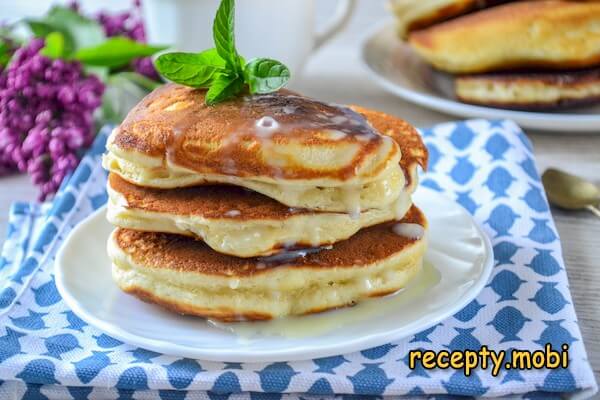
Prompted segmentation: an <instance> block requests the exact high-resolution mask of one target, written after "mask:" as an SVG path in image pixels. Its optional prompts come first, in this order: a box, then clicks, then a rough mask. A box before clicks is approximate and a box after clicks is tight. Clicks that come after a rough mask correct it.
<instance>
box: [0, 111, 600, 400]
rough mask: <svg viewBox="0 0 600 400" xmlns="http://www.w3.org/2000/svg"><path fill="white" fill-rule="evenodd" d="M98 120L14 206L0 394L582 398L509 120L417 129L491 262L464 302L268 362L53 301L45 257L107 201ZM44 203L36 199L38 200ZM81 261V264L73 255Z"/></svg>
mask: <svg viewBox="0 0 600 400" xmlns="http://www.w3.org/2000/svg"><path fill="white" fill-rule="evenodd" d="M107 133H108V128H107V129H104V130H103V131H102V132H101V134H100V136H99V137H98V139H97V140H96V142H95V144H94V146H93V148H92V149H91V150H90V151H89V153H88V155H87V156H86V157H85V158H84V160H83V161H82V163H81V165H80V166H79V168H78V169H77V171H76V172H75V173H74V174H73V176H72V177H71V178H70V180H69V181H68V182H66V183H65V184H64V185H63V188H62V189H61V191H60V193H59V195H58V196H57V198H56V200H55V201H54V203H53V205H52V206H51V208H49V209H45V207H44V206H41V207H40V206H36V205H33V204H28V203H18V204H15V205H14V206H13V207H12V210H11V214H10V226H9V230H8V239H7V241H6V242H5V244H4V250H3V252H2V256H1V257H0V398H1V399H5V398H10V399H13V398H25V399H71V398H72V399H88V398H89V399H116V398H119V399H133V398H135V399H227V398H230V399H247V398H250V399H282V398H284V399H297V398H314V397H316V398H322V397H329V396H331V395H334V394H337V395H340V396H341V397H343V398H369V397H371V396H373V397H381V396H386V397H387V396H389V397H396V396H403V395H409V396H416V397H418V396H424V397H430V396H434V397H440V398H453V397H459V396H470V397H477V396H490V397H492V396H494V397H495V396H509V395H516V397H523V398H527V399H538V398H544V399H549V398H557V399H558V398H561V396H563V395H566V396H567V397H579V398H582V397H587V396H588V395H591V394H593V393H594V392H595V391H596V382H595V380H594V376H593V373H592V370H591V368H590V366H589V363H588V361H587V358H586V353H585V349H584V345H583V341H582V339H581V333H580V331H579V327H578V325H577V319H576V316H575V312H574V309H573V305H572V301H571V295H570V293H569V288H568V282H567V276H566V273H565V267H564V263H563V260H562V255H561V248H560V242H559V239H558V235H557V233H556V229H555V227H554V223H553V221H552V217H551V214H550V211H549V209H548V203H547V201H546V198H545V196H544V192H543V189H542V185H541V183H540V179H539V176H538V173H537V171H536V169H535V165H534V160H533V156H532V149H531V145H530V142H529V140H528V139H527V138H526V137H525V135H524V134H523V132H522V131H521V130H520V129H519V128H518V127H517V126H516V125H515V124H514V123H512V122H509V121H496V122H490V121H485V120H473V121H466V122H458V123H446V124H441V125H437V126H435V127H433V128H431V129H427V130H424V131H423V135H424V137H425V140H426V142H427V145H428V147H429V152H430V159H431V161H430V169H429V172H427V173H426V174H425V175H424V176H423V178H422V184H423V185H425V186H428V187H430V188H433V189H435V190H438V191H440V192H444V193H445V194H446V195H447V196H448V197H450V198H452V199H455V200H456V201H457V202H458V203H460V204H462V205H463V206H464V207H465V208H466V209H467V210H469V212H471V213H472V214H473V215H474V217H475V219H476V220H477V221H478V222H479V224H480V225H481V226H482V227H483V229H484V230H485V232H486V233H487V234H488V235H489V236H490V238H491V239H492V242H493V245H494V253H495V259H496V266H495V268H494V271H493V274H492V278H491V280H490V282H489V284H488V285H487V286H486V288H485V289H484V290H483V291H482V292H481V294H480V295H479V296H478V297H477V299H476V300H474V301H473V302H471V303H470V304H469V305H468V306H467V307H465V308H464V309H463V310H462V311H460V312H459V313H457V314H456V315H454V316H453V317H451V318H449V319H447V320H445V321H443V322H442V323H440V324H437V325H435V326H433V327H431V328H430V329H427V330H425V331H423V332H421V333H419V334H417V335H414V336H412V337H409V338H407V339H405V340H402V341H399V342H396V343H390V344H386V345H383V346H380V347H377V348H373V349H368V350H364V351H361V352H358V353H354V354H345V355H339V356H335V357H327V358H323V359H317V360H308V361H302V362H278V363H254V364H239V363H218V362H206V361H202V360H191V359H182V358H177V357H171V356H167V355H162V354H159V353H155V352H152V351H148V350H145V349H141V348H137V347H132V346H130V345H127V344H125V343H122V342H120V341H118V340H116V339H113V338H111V337H109V336H107V335H106V334H104V333H102V332H100V331H98V330H97V329H95V328H93V327H91V326H89V325H87V324H86V323H85V322H83V321H82V320H81V319H79V318H78V317H77V315H75V314H74V313H73V312H72V311H71V310H69V309H68V308H67V307H66V306H65V304H64V303H63V302H62V300H61V297H60V295H59V294H58V292H57V290H56V287H55V285H54V280H53V262H54V256H55V254H56V251H57V249H58V247H59V246H60V244H61V242H62V241H63V239H64V238H65V236H66V235H67V234H68V233H69V231H70V230H71V229H72V228H73V226H74V225H76V224H77V223H78V222H79V221H81V220H82V219H83V218H84V217H85V216H87V215H89V214H90V213H91V212H92V211H93V210H94V209H97V208H98V207H100V206H102V205H103V204H104V203H105V201H106V193H105V191H104V184H105V179H106V174H105V172H104V171H103V170H102V169H101V167H100V155H101V153H102V152H103V150H104V142H105V140H106V136H107ZM46 207H48V206H46ZM82 267H83V266H82ZM545 343H552V345H553V347H554V348H560V346H561V345H562V344H563V343H568V344H569V345H570V353H569V354H570V366H569V368H568V369H556V370H523V371H519V370H508V371H507V370H502V372H501V373H500V375H499V376H498V377H495V378H494V377H492V376H491V373H490V370H477V371H475V373H473V374H471V375H470V376H469V377H466V376H465V375H464V374H463V373H462V372H460V371H452V370H449V369H448V370H440V369H437V370H425V369H423V368H422V367H420V368H416V369H414V370H410V369H409V368H408V365H407V364H408V360H407V354H408V352H409V351H410V350H413V349H432V350H443V349H447V350H460V349H473V350H476V349H478V348H479V347H480V346H481V345H483V344H485V345H487V346H488V347H489V348H491V349H494V350H509V349H512V348H518V349H530V350H540V349H543V346H544V344H545Z"/></svg>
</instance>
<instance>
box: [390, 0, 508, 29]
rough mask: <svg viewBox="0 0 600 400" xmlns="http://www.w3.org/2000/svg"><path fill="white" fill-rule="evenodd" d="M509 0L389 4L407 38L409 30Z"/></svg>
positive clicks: (423, 0)
mask: <svg viewBox="0 0 600 400" xmlns="http://www.w3.org/2000/svg"><path fill="white" fill-rule="evenodd" d="M507 1H509V0H390V3H389V4H390V7H391V9H392V11H393V12H394V14H395V15H396V24H397V27H398V34H399V35H400V37H402V38H406V37H407V35H408V33H409V32H412V31H415V30H419V29H423V28H427V27H429V26H431V25H435V24H436V23H439V22H443V21H446V20H449V19H451V18H454V17H457V16H459V15H463V14H466V13H469V12H472V11H473V10H477V9H481V8H486V7H489V6H492V5H496V4H500V3H505V2H507Z"/></svg>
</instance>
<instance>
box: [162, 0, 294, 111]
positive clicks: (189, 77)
mask: <svg viewBox="0 0 600 400" xmlns="http://www.w3.org/2000/svg"><path fill="white" fill-rule="evenodd" d="M234 20H235V0H222V1H221V4H220V5H219V9H218V10H217V14H216V16H215V19H214V22H213V41H214V43H215V47H214V48H212V49H209V50H205V51H202V52H200V53H166V54H163V55H161V56H160V57H158V59H157V60H156V63H155V65H156V69H157V70H158V72H159V73H160V74H161V75H162V76H164V77H165V78H167V79H169V80H171V81H173V82H176V83H179V84H182V85H185V86H191V87H194V88H205V89H208V91H207V93H206V97H205V102H206V104H209V105H213V104H216V103H219V102H222V101H224V100H227V99H230V98H232V97H235V96H237V95H238V94H239V93H241V92H242V91H243V90H244V89H245V88H246V87H247V88H248V91H249V92H250V93H251V94H257V93H271V92H275V91H277V90H279V89H281V88H282V87H283V86H285V84H286V83H287V82H288V80H289V79H290V70H289V69H288V67H286V66H285V65H284V64H282V63H281V62H279V61H276V60H272V59H268V58H255V59H252V60H250V61H249V62H247V63H246V61H245V60H244V58H243V57H242V56H240V55H239V53H238V51H237V49H236V47H235V34H234V32H235V22H234Z"/></svg>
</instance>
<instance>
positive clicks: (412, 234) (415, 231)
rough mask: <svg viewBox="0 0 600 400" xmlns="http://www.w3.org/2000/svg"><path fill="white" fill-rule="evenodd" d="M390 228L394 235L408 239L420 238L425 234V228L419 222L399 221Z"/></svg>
mask: <svg viewBox="0 0 600 400" xmlns="http://www.w3.org/2000/svg"><path fill="white" fill-rule="evenodd" d="M392 230H393V231H394V233H395V234H396V235H399V236H403V237H406V238H409V239H421V238H422V237H423V236H425V228H424V227H423V226H422V225H419V224H410V223H405V222H401V223H398V224H395V225H394V226H393V227H392Z"/></svg>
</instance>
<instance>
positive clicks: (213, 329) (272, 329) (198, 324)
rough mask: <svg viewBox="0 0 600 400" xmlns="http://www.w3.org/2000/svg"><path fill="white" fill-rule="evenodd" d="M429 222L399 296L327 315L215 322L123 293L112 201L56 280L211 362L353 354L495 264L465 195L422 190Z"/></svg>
mask: <svg viewBox="0 0 600 400" xmlns="http://www.w3.org/2000/svg"><path fill="white" fill-rule="evenodd" d="M414 199H415V203H416V204H417V205H418V206H419V207H421V209H422V210H423V211H424V212H425V214H426V215H427V218H428V220H429V225H430V229H429V232H428V235H429V249H428V251H427V254H426V258H425V260H426V262H425V264H426V265H425V268H424V269H423V272H422V273H420V274H419V275H418V276H417V277H416V278H415V280H414V281H412V282H411V284H410V285H409V287H408V288H407V289H405V290H404V291H401V292H400V293H398V294H395V295H393V296H388V297H385V298H380V299H373V300H368V301H366V302H364V303H361V304H359V305H358V306H355V307H352V308H346V309H341V310H335V311H330V312H325V313H322V314H318V315H310V316H305V317H296V318H291V319H284V320H281V321H277V322H256V323H242V324H239V325H236V324H233V325H232V324H227V325H220V326H215V325H214V324H211V323H209V322H207V321H205V320H203V319H200V318H193V317H182V316H179V315H176V314H173V313H170V312H167V311H164V310H162V309H161V308H159V307H157V306H154V305H151V304H146V303H144V302H142V301H139V300H137V299H136V298H134V297H132V296H129V295H126V294H124V293H122V292H121V291H120V290H119V289H118V288H117V287H116V285H115V284H114V283H113V281H112V278H111V272H110V265H111V263H110V261H109V259H108V256H107V255H106V250H105V247H106V246H105V242H106V240H107V238H108V235H109V233H110V232H111V230H112V227H111V225H110V224H109V223H108V222H107V221H106V218H105V215H104V214H105V210H104V209H101V210H98V211H97V212H96V213H95V214H93V215H91V216H90V217H89V218H87V219H86V220H85V221H84V222H82V223H81V224H80V225H78V226H77V227H76V228H75V229H74V230H73V232H72V233H71V235H70V236H69V237H68V238H67V240H66V241H65V243H64V245H63V247H62V248H61V250H60V252H59V254H58V257H57V261H56V269H55V274H56V285H57V287H58V290H59V292H60V294H61V295H62V297H63V299H64V300H65V302H66V303H67V305H69V306H70V307H71V308H72V309H73V311H74V312H75V313H76V314H77V315H78V316H79V317H81V318H82V319H83V320H85V321H86V322H88V323H89V324H91V325H93V326H95V327H97V328H99V329H100V330H102V331H105V332H106V333H108V334H109V335H111V336H113V337H115V338H117V339H119V340H122V341H124V342H127V343H130V344H133V345H136V346H139V347H144V348H146V349H149V350H153V351H157V352H161V353H165V354H170V355H176V356H182V357H189V358H198V359H204V360H212V361H228V362H234V361H237V362H245V361H291V360H301V359H309V358H318V357H326V356H331V355H336V354H345V353H350V352H354V351H358V350H363V349H366V348H370V347H375V346H378V345H381V344H385V343H389V342H391V341H395V340H398V339H402V338H404V337H407V336H409V335H412V334H415V333H417V332H420V331H422V330H424V329H427V328H428V327H430V326H433V325H435V324H437V323H438V322H440V321H442V320H443V319H445V318H448V317H449V316H451V315H453V314H454V313H456V312H457V311H459V310H460V309H462V308H463V307H464V306H465V305H467V304H468V303H469V302H470V301H471V300H472V299H473V298H474V297H475V296H476V295H477V294H478V293H479V292H480V291H481V289H482V288H483V287H484V286H485V284H486V282H487V280H488V277H489V275H490V273H491V270H492V266H493V255H492V254H493V253H492V247H491V244H490V242H489V239H488V238H487V237H486V236H485V234H484V233H483V232H482V231H481V229H480V228H479V227H478V226H477V225H476V224H475V222H474V221H473V219H472V218H471V216H470V215H469V214H468V213H467V212H466V211H465V210H464V209H463V208H462V207H461V206H459V205H458V204H456V203H454V202H453V201H451V200H449V199H447V198H445V197H443V196H442V195H440V194H439V193H437V192H434V191H432V190H431V189H427V188H420V189H419V190H418V191H417V193H416V194H415V198H414Z"/></svg>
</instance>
